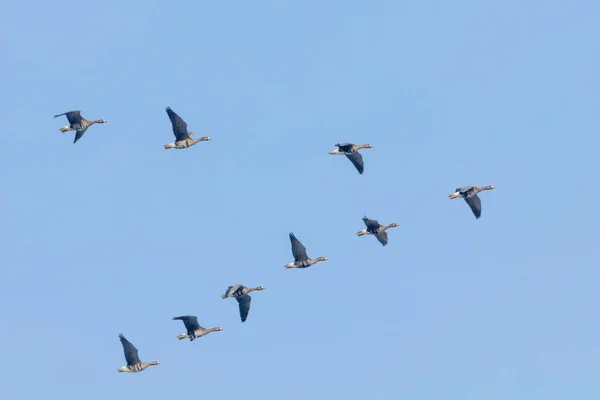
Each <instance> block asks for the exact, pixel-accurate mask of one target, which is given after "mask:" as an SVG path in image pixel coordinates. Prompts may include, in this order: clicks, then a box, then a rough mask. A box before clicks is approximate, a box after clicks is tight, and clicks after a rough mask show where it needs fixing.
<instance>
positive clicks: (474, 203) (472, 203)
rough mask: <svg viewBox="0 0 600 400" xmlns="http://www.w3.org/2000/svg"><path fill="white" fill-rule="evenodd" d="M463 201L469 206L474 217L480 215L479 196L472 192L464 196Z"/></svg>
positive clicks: (476, 217)
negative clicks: (470, 194)
mask: <svg viewBox="0 0 600 400" xmlns="http://www.w3.org/2000/svg"><path fill="white" fill-rule="evenodd" d="M465 201H466V202H467V204H468V205H469V207H470V208H471V211H473V214H474V215H475V219H478V218H479V217H481V199H479V196H477V195H476V194H474V195H472V196H468V197H465Z"/></svg>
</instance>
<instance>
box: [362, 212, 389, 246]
mask: <svg viewBox="0 0 600 400" xmlns="http://www.w3.org/2000/svg"><path fill="white" fill-rule="evenodd" d="M363 222H364V223H365V226H366V229H363V230H361V231H358V232H357V233H356V234H357V235H358V236H363V235H375V237H376V238H377V240H378V241H379V243H381V245H382V246H386V245H387V243H388V235H387V232H386V230H388V229H389V228H396V227H398V226H399V225H398V224H397V223H395V222H393V223H391V224H389V225H381V224H380V223H379V222H377V221H376V220H373V219H369V218H367V216H366V215H365V216H364V217H363Z"/></svg>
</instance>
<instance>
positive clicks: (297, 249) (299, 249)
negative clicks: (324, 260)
mask: <svg viewBox="0 0 600 400" xmlns="http://www.w3.org/2000/svg"><path fill="white" fill-rule="evenodd" d="M290 242H292V254H293V256H294V261H305V260H308V256H307V255H306V247H304V245H303V244H302V243H300V241H299V240H298V239H296V236H294V234H293V233H291V232H290Z"/></svg>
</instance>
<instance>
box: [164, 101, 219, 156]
mask: <svg viewBox="0 0 600 400" xmlns="http://www.w3.org/2000/svg"><path fill="white" fill-rule="evenodd" d="M165 110H166V111H167V115H168V116H169V119H170V120H171V125H172V127H173V134H174V135H175V141H174V142H171V143H168V144H165V145H164V146H163V147H164V148H165V149H187V148H188V147H190V146H193V145H195V144H196V143H198V142H204V141H207V140H212V139H211V138H209V137H208V136H202V137H201V138H200V139H193V136H194V133H193V132H190V131H188V129H187V124H186V123H185V121H184V120H183V119H182V118H181V117H180V116H179V115H177V113H175V111H173V110H171V107H167V108H166V109H165Z"/></svg>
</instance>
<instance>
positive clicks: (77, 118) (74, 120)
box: [54, 110, 106, 144]
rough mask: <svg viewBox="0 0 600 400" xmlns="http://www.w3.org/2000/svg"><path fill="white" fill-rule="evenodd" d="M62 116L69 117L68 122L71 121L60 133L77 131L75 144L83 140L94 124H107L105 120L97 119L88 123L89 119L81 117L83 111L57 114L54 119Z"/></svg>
mask: <svg viewBox="0 0 600 400" xmlns="http://www.w3.org/2000/svg"><path fill="white" fill-rule="evenodd" d="M61 115H64V116H66V117H67V120H68V121H69V125H65V126H63V127H62V128H60V131H61V132H62V133H65V132H69V131H75V139H74V140H73V144H75V143H77V141H78V140H79V139H81V137H82V136H83V134H84V133H85V131H87V130H88V128H89V127H90V126H92V125H94V124H105V123H106V120H105V119H95V120H93V121H88V120H87V119H85V118H83V117H82V116H81V111H79V110H77V111H68V112H66V113H62V114H57V115H55V116H54V118H58V117H60V116H61Z"/></svg>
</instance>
